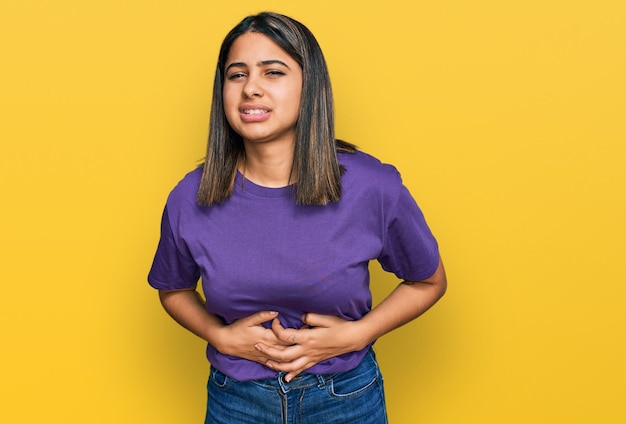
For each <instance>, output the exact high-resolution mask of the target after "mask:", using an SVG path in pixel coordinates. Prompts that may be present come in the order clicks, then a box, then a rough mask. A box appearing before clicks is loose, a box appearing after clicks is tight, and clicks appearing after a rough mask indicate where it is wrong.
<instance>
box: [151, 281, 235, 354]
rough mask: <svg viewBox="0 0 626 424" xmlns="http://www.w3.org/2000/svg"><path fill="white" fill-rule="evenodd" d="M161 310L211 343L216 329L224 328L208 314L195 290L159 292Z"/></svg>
mask: <svg viewBox="0 0 626 424" xmlns="http://www.w3.org/2000/svg"><path fill="white" fill-rule="evenodd" d="M159 298H160V300H161V304H162V305H163V308H164V309H165V310H166V311H167V313H168V314H169V315H170V316H171V317H172V318H174V320H175V321H176V322H178V323H179V324H180V325H181V326H183V327H184V328H186V329H187V330H189V331H191V332H192V333H193V334H195V335H196V336H198V337H201V338H202V339H204V340H206V341H208V342H209V343H211V339H212V338H214V336H215V332H216V330H217V329H220V328H222V327H224V324H223V323H222V322H221V320H220V319H219V318H218V317H216V316H215V315H211V314H209V313H208V312H207V311H206V309H205V307H204V302H203V300H202V299H201V297H200V294H199V293H198V292H197V291H195V290H175V291H168V290H160V291H159Z"/></svg>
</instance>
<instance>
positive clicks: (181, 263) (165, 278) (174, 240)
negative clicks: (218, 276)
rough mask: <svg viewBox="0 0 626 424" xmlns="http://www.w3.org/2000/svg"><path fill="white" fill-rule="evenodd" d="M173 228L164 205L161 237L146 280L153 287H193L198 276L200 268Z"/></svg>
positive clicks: (166, 288)
mask: <svg viewBox="0 0 626 424" xmlns="http://www.w3.org/2000/svg"><path fill="white" fill-rule="evenodd" d="M175 228H176V226H173V225H172V223H171V222H170V216H169V214H168V211H167V206H166V207H165V210H164V211H163V218H162V220H161V239H160V240H159V245H158V247H157V251H156V254H155V256H154V261H153V262H152V268H151V269H150V273H149V274H148V282H149V283H150V285H151V286H152V287H154V288H155V289H159V290H182V289H189V288H194V287H195V286H196V284H197V282H198V279H199V278H200V269H199V267H198V265H197V264H196V262H195V261H194V259H193V257H192V255H191V253H190V252H189V250H188V249H187V246H186V245H185V243H184V241H182V240H179V237H178V235H177V234H176V231H175Z"/></svg>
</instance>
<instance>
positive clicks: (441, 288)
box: [358, 262, 447, 345]
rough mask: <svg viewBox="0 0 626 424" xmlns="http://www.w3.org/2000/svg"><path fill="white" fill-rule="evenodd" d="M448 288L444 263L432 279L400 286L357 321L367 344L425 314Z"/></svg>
mask: <svg viewBox="0 0 626 424" xmlns="http://www.w3.org/2000/svg"><path fill="white" fill-rule="evenodd" d="M446 287H447V281H446V276H445V272H444V270H443V265H442V263H441V262H440V263H439V266H438V268H437V271H436V272H435V274H433V276H432V277H430V278H428V279H426V280H424V281H416V282H409V281H406V282H403V283H402V284H400V285H398V287H396V289H395V290H394V291H393V292H391V293H390V294H389V296H387V297H386V298H385V299H384V300H383V301H382V302H380V303H379V304H378V305H377V306H376V307H375V308H373V309H372V311H371V312H370V313H368V314H367V315H365V316H364V317H363V318H362V319H361V320H360V321H359V322H358V325H359V326H360V327H362V331H361V332H360V334H362V336H363V340H362V342H364V345H367V344H369V343H371V342H373V341H374V340H376V339H378V338H379V337H381V336H383V335H384V334H387V333H388V332H390V331H392V330H394V329H396V328H398V327H401V326H403V325H404V324H406V323H408V322H410V321H412V320H414V319H415V318H417V317H419V316H420V315H422V314H423V313H424V312H426V311H427V310H428V309H430V307H431V306H433V305H434V304H435V303H436V302H437V301H438V300H439V299H440V298H441V297H442V296H443V295H444V293H445V291H446Z"/></svg>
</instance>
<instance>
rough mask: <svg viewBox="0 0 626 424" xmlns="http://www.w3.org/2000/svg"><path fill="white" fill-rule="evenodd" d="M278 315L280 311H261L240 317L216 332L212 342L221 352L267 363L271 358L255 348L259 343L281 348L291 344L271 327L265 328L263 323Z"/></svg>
mask: <svg viewBox="0 0 626 424" xmlns="http://www.w3.org/2000/svg"><path fill="white" fill-rule="evenodd" d="M277 316H278V312H274V311H261V312H257V313H255V314H253V315H250V316H248V317H245V318H240V319H238V320H237V321H235V322H233V323H232V324H229V325H224V326H223V327H222V328H221V329H220V330H219V331H218V332H217V333H216V337H215V338H214V339H213V340H214V341H213V343H212V344H213V346H214V347H215V348H216V349H217V350H218V351H219V352H220V353H223V354H226V355H231V356H237V357H240V358H244V359H248V360H250V361H254V362H259V363H261V364H265V363H266V362H267V361H268V360H269V359H270V358H269V357H268V356H266V355H265V354H264V353H263V352H261V351H259V350H258V349H257V348H255V345H257V343H259V342H260V343H263V344H264V345H268V346H272V347H274V348H276V349H280V350H282V349H285V348H286V347H287V346H289V345H290V344H289V343H288V342H284V341H282V340H280V339H279V338H278V337H277V336H276V334H275V333H274V331H272V329H271V328H265V327H263V325H262V324H263V323H265V322H269V321H272V320H273V319H274V318H276V317H277Z"/></svg>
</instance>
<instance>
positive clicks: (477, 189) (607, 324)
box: [0, 0, 626, 424]
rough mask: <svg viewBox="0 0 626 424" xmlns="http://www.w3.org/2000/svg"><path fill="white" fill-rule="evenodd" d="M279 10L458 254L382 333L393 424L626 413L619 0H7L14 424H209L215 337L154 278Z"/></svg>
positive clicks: (6, 292) (2, 131) (4, 361)
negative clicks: (235, 46) (256, 16)
mask: <svg viewBox="0 0 626 424" xmlns="http://www.w3.org/2000/svg"><path fill="white" fill-rule="evenodd" d="M263 9H270V10H276V11H280V12H283V13H286V14H289V15H292V16H293V17H295V18H297V19H299V20H301V21H302V22H304V23H305V24H306V25H307V26H309V28H310V29H311V30H312V31H313V32H314V33H315V34H316V36H317V37H318V39H319V41H320V44H321V45H322V48H323V49H324V51H325V54H326V56H327V60H328V63H329V67H330V72H331V77H332V80H333V86H334V90H335V97H336V106H337V133H338V136H339V137H341V138H343V139H346V140H349V141H351V142H354V143H357V144H358V145H359V146H360V147H361V148H362V149H364V150H366V151H368V152H370V153H372V154H374V155H376V156H378V157H380V158H381V159H382V160H383V161H386V162H390V163H393V164H395V165H396V166H397V167H398V168H399V169H400V171H401V172H402V174H403V176H404V179H405V182H406V184H407V185H408V186H409V188H410V189H411V191H412V192H413V194H414V196H415V197H416V198H417V200H418V202H419V203H420V205H421V206H422V208H423V210H424V212H425V214H426V216H427V218H428V220H429V223H430V224H431V226H432V229H433V231H434V232H435V233H436V235H437V237H438V239H439V241H440V244H441V247H442V253H443V256H444V259H445V262H446V266H447V271H448V276H449V283H450V286H449V292H448V294H447V295H446V297H445V298H444V299H443V300H442V301H441V303H439V304H438V305H437V306H436V307H435V308H434V309H433V310H431V311H429V312H428V313H427V314H426V315H425V316H424V317H422V318H421V319H419V320H418V321H416V322H414V323H411V324H410V325H408V326H406V327H404V328H402V329H400V330H398V331H397V332H395V333H393V334H390V335H388V336H386V337H385V338H383V339H381V340H380V341H379V343H378V344H377V347H378V351H379V358H380V362H381V367H382V368H383V372H384V373H385V382H386V390H387V396H388V407H389V415H390V418H391V422H392V423H395V424H400V423H407V424H410V423H531V422H532V423H624V422H626V410H625V407H624V406H623V402H624V397H625V395H626V366H625V364H624V362H625V361H624V359H625V357H626V340H625V339H626V337H625V332H626V330H625V327H626V325H625V324H626V312H625V311H626V305H625V295H626V285H625V283H626V271H625V266H624V262H625V261H624V259H625V258H624V256H625V255H624V253H625V248H624V245H625V241H624V240H625V237H626V231H625V230H626V225H625V224H624V217H625V216H626V200H625V189H626V184H625V183H626V171H625V168H626V166H624V162H625V158H626V124H625V112H626V84H625V75H626V25H625V22H626V6H625V3H624V2H623V1H621V0H614V1H610V0H597V1H593V2H592V1H581V0H567V1H565V0H553V1H550V0H541V1H540V0H528V1H512V2H508V1H496V0H475V1H465V0H437V1H435V0H422V1H419V0H418V1H413V0H406V1H400V0H386V1H380V2H378V1H371V2H340V1H336V0H334V1H326V0H323V1H314V2H295V1H286V0H284V1H279V0H276V1H265V2H212V1H208V0H202V1H200V0H180V1H177V2H173V1H162V0H151V1H147V0H134V1H132V0H131V1H129V0H107V1H104V0H91V1H84V0H55V1H50V0H39V1H31V0H3V1H2V3H1V5H0V61H1V63H0V75H1V78H0V112H1V115H0V120H1V125H0V141H1V152H0V193H1V196H2V200H1V202H2V203H1V205H2V206H1V212H0V213H1V214H2V215H1V218H2V219H1V220H0V237H1V245H0V258H1V259H0V260H1V263H2V265H1V268H0V279H1V282H2V286H1V287H2V290H1V292H0V293H1V296H2V297H1V299H2V300H1V304H2V306H1V307H0V325H1V328H2V333H1V334H2V337H1V339H0V340H1V346H2V347H1V355H2V356H1V361H0V399H1V405H2V407H1V408H0V422H3V423H35V422H47V423H110V422H121V423H144V422H146V423H148V422H149V423H155V424H156V423H197V422H201V420H202V417H203V414H204V405H205V404H204V402H205V389H204V386H205V380H206V375H207V364H206V361H205V359H204V346H203V343H202V342H201V341H199V340H198V339H195V338H194V337H193V336H191V335H190V334H188V333H186V332H185V331H184V330H182V329H180V328H179V327H178V326H177V325H176V324H175V323H174V322H173V321H171V320H170V319H169V318H168V317H167V316H166V315H165V313H164V312H163V311H162V310H161V307H160V305H159V304H158V302H157V297H156V294H155V293H154V292H153V291H152V289H150V288H149V287H148V285H147V283H146V282H145V278H146V274H147V271H148V268H149V266H150V264H151V260H152V255H153V253H154V249H155V247H156V243H157V240H158V229H159V221H160V214H161V210H162V207H163V204H164V202H165V198H166V195H167V193H168V192H169V190H170V189H171V188H172V187H173V185H174V184H175V183H176V182H177V181H178V180H179V179H180V178H181V177H182V176H183V174H184V173H185V172H187V171H188V170H190V169H192V168H193V167H194V166H196V164H197V163H198V160H199V159H201V157H202V156H203V153H204V146H205V139H206V135H207V122H208V114H209V103H210V100H209V99H210V94H211V86H212V77H213V72H214V65H215V62H216V56H217V49H218V47H219V44H220V43H221V40H222V39H223V37H224V35H225V34H226V32H227V31H228V30H229V29H230V28H231V27H232V26H233V25H235V24H236V23H237V22H238V21H239V20H240V19H241V18H242V17H243V16H245V15H247V14H250V13H255V12H258V11H260V10H263ZM373 280H374V284H375V294H376V297H377V299H380V298H381V297H382V296H384V294H385V293H387V291H388V290H390V289H391V287H393V286H394V285H395V279H394V278H393V277H391V276H388V275H383V273H382V272H381V271H380V269H379V268H378V267H377V266H373Z"/></svg>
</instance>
